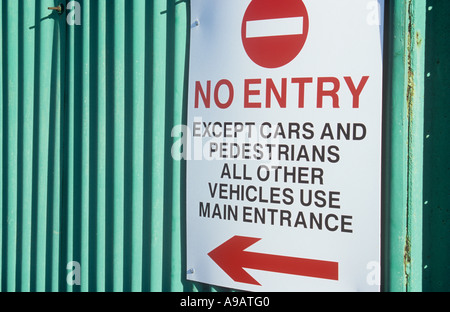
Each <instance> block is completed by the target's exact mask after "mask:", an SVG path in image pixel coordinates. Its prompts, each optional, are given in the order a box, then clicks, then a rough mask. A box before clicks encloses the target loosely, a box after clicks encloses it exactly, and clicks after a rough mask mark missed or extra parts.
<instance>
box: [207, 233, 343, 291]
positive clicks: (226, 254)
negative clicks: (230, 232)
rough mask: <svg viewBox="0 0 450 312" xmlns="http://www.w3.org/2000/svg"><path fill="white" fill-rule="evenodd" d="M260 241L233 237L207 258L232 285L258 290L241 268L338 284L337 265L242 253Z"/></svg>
mask: <svg viewBox="0 0 450 312" xmlns="http://www.w3.org/2000/svg"><path fill="white" fill-rule="evenodd" d="M260 240H261V239H260V238H253V237H243V236H234V237H233V238H231V239H230V240H228V241H226V242H225V243H223V244H222V245H220V246H219V247H217V248H216V249H214V250H213V251H211V252H210V253H209V254H208V255H209V256H210V257H211V259H212V260H214V262H215V263H216V264H217V265H218V266H219V267H221V268H222V270H224V271H225V273H227V274H228V275H229V276H230V277H231V278H232V279H233V280H234V281H235V282H240V283H246V284H252V285H258V286H261V284H259V283H258V282H257V281H256V280H255V279H254V278H253V277H252V276H251V275H250V274H248V273H247V272H246V271H245V270H244V268H247V269H255V270H260V271H268V272H276V273H284V274H292V275H300V276H308V277H314V278H321V279H329V280H336V281H337V280H338V279H339V264H338V263H337V262H330V261H322V260H313V259H303V258H294V257H285V256H277V255H270V254H262V253H256V252H249V251H245V249H247V248H248V247H250V246H252V245H254V244H255V243H257V242H258V241H260Z"/></svg>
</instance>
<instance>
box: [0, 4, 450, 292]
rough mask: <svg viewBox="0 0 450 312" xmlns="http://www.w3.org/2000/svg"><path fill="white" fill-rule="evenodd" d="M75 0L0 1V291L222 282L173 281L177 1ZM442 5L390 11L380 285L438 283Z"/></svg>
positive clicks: (182, 35)
mask: <svg viewBox="0 0 450 312" xmlns="http://www.w3.org/2000/svg"><path fill="white" fill-rule="evenodd" d="M68 2H69V1H64V4H65V5H67V3H68ZM78 2H79V3H80V7H81V25H79V26H77V25H69V24H68V23H67V21H66V16H67V14H66V13H64V14H62V15H58V14H57V13H56V12H52V11H49V10H48V7H50V6H55V5H58V4H59V2H58V1H54V0H2V1H1V2H0V26H1V31H0V42H1V44H0V57H1V62H0V72H1V74H0V101H1V106H0V140H1V144H0V225H1V229H0V290H1V291H211V290H212V291H215V290H222V289H217V288H211V287H208V286H204V285H199V284H193V283H189V282H187V281H186V280H185V269H186V268H185V247H184V239H185V233H184V232H185V224H184V219H185V218H184V203H185V184H184V180H185V176H184V174H185V173H184V163H183V162H180V161H177V160H174V159H173V158H172V157H171V148H172V142H173V140H174V138H172V136H171V132H172V128H173V127H174V126H175V125H179V124H182V123H183V121H184V119H185V115H186V105H185V103H186V92H187V90H186V80H185V79H186V77H187V68H188V67H187V60H188V57H187V56H188V43H189V31H190V17H189V2H188V1H183V0H179V1H176V0H154V1H153V0H90V1H89V0H84V1H82V0H80V1H78ZM448 12H450V5H448V4H447V3H446V2H445V1H438V0H434V1H431V0H428V1H421V0H401V1H400V0H399V1H391V2H389V3H388V4H387V10H386V13H387V24H386V25H387V26H386V40H385V41H386V46H387V50H386V59H385V62H386V65H387V66H386V88H385V98H386V101H385V102H386V103H385V121H384V124H385V144H384V146H385V151H384V156H385V159H384V168H385V172H384V186H385V187H384V189H385V194H384V199H385V200H384V202H385V207H383V211H384V223H383V233H384V238H385V239H384V242H385V244H384V246H383V252H384V255H383V263H382V265H383V271H384V274H383V288H384V290H389V291H405V290H406V291H413V290H450V277H449V276H450V275H449V274H448V271H449V269H448V268H449V267H448V265H447V264H446V263H448V261H447V260H448V258H449V255H450V248H449V247H448V246H449V244H448V243H447V241H448V238H449V235H450V233H449V230H448V229H449V227H448V224H447V221H448V220H449V214H450V213H449V201H450V191H449V189H450V185H449V182H448V178H447V177H448V173H449V170H450V169H449V165H448V161H447V160H448V159H449V158H450V150H449V148H448V144H446V134H447V133H448V130H449V129H448V127H449V126H448V125H449V123H448V118H449V109H448V105H447V103H446V101H445V99H446V95H447V94H448V87H447V85H448V84H447V82H448V72H449V66H448V61H449V60H450V58H449V55H448V52H447V51H448V49H447V46H448V44H442V42H441V40H442V37H441V36H446V35H447V34H448V31H447V30H448V28H449V23H448V21H447V19H446V15H447V13H448ZM447 36H448V35H447ZM447 41H448V40H447ZM424 151H425V153H424ZM77 263H79V264H80V267H79V273H80V275H81V276H80V285H76V284H74V285H72V284H73V280H72V279H71V278H72V277H73V275H71V273H72V272H74V273H76V272H78V271H76V270H77V267H76V264H77ZM73 264H74V265H75V266H73ZM67 278H69V281H68V280H67Z"/></svg>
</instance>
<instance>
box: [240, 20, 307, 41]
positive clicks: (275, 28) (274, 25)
mask: <svg viewBox="0 0 450 312" xmlns="http://www.w3.org/2000/svg"><path fill="white" fill-rule="evenodd" d="M302 34H303V16H299V17H286V18H274V19H264V20H256V21H247V33H246V37H247V38H258V37H274V36H289V35H302Z"/></svg>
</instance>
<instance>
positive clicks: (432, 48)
mask: <svg viewBox="0 0 450 312" xmlns="http://www.w3.org/2000/svg"><path fill="white" fill-rule="evenodd" d="M444 12H445V14H444ZM448 12H450V2H448V1H438V0H432V1H430V0H428V1H427V32H426V38H427V40H426V51H427V55H426V70H425V74H426V77H427V78H426V82H425V132H424V140H425V143H424V146H425V150H424V188H423V197H424V198H423V199H424V206H423V207H424V208H423V209H424V211H423V224H424V232H423V245H424V247H423V290H424V291H450V265H449V263H450V243H449V238H450V223H449V222H450V179H449V177H450V162H449V159H450V144H448V142H449V140H448V135H449V134H450V105H449V102H448V98H449V96H450V88H449V86H450V58H449V51H450V41H449V40H448V38H447V36H448V34H449V33H450V20H449V19H448V17H446V15H448V14H447V13H448Z"/></svg>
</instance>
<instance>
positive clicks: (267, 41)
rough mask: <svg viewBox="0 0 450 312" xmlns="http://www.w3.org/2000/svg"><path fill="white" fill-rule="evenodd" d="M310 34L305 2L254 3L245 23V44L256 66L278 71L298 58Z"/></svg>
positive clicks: (270, 0) (262, 0)
mask: <svg viewBox="0 0 450 312" xmlns="http://www.w3.org/2000/svg"><path fill="white" fill-rule="evenodd" d="M308 30H309V19H308V12H307V10H306V7H305V5H304V4H303V1H301V0H282V1H280V0H252V2H250V5H249V6H248V8H247V11H246V12H245V15H244V20H243V22H242V42H243V44H244V49H245V51H246V52H247V55H248V56H249V57H250V59H251V60H252V61H253V62H255V63H256V64H258V65H260V66H262V67H265V68H277V67H281V66H284V65H286V64H288V63H289V62H291V61H292V60H293V59H294V58H296V57H297V55H298V54H299V53H300V51H301V49H302V48H303V46H304V45H305V42H306V38H307V36H308Z"/></svg>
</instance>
